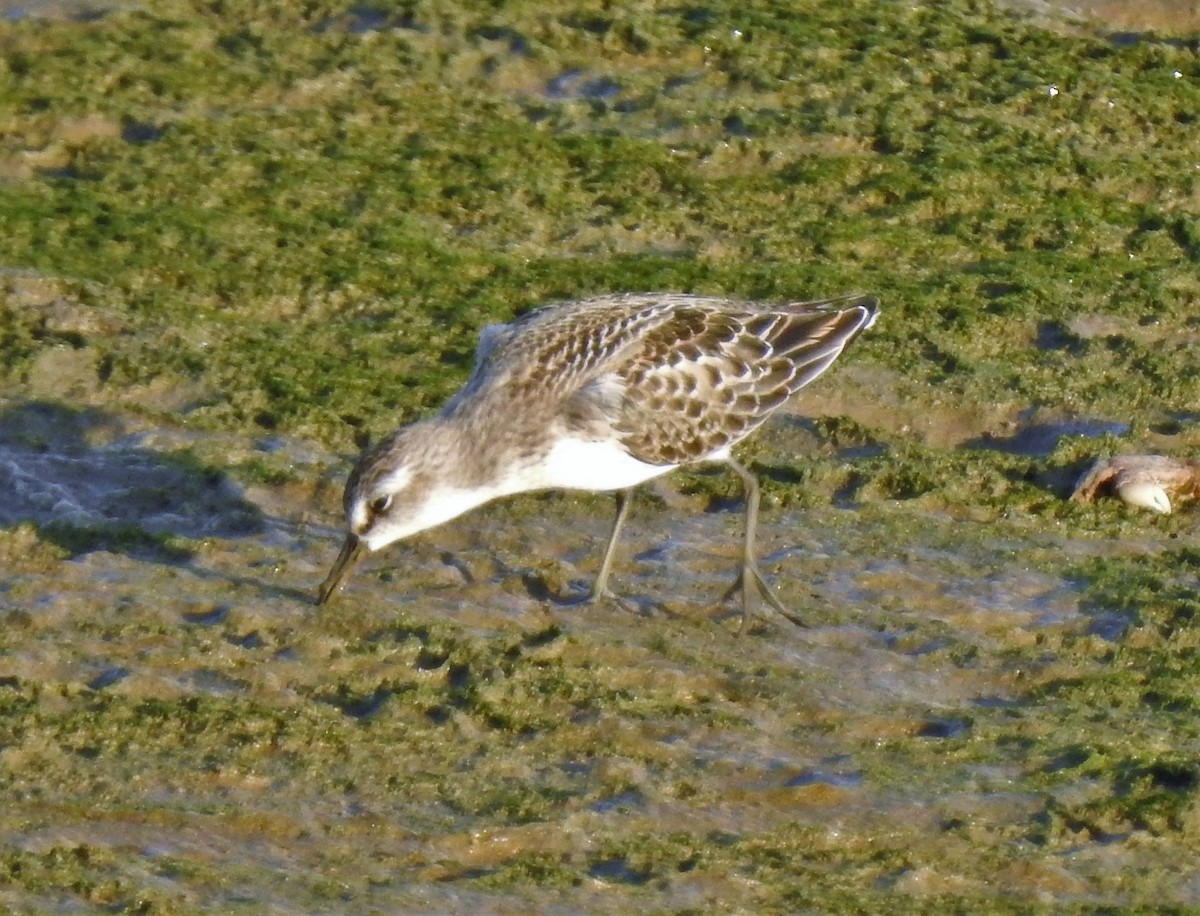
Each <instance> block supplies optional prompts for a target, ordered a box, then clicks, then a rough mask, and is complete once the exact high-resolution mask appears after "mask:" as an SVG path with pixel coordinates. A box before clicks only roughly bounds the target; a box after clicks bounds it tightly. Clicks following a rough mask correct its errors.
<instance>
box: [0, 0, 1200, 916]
mask: <svg viewBox="0 0 1200 916" xmlns="http://www.w3.org/2000/svg"><path fill="white" fill-rule="evenodd" d="M80 10H82V12H81V11H80ZM50 12H52V13H53V15H49V16H42V15H25V16H15V17H11V18H9V19H6V20H5V21H4V22H3V24H2V25H0V61H2V66H0V385H2V388H0V391H2V393H3V396H4V402H3V404H2V405H0V411H2V412H0V459H3V460H2V461H0V474H2V475H3V476H0V483H2V484H3V485H4V487H5V488H7V490H8V492H5V493H0V523H2V524H3V527H0V617H2V620H3V626H2V627H0V710H2V713H0V794H2V795H3V797H4V799H5V803H4V804H3V805H0V905H7V906H9V907H12V908H13V909H15V910H17V911H36V912H44V911H47V910H55V909H61V910H73V911H77V910H78V909H80V908H87V909H95V910H104V911H134V912H164V913H166V912H184V911H189V910H199V909H202V908H204V907H212V906H219V907H220V908H221V909H222V910H228V911H238V910H241V911H244V912H260V911H263V910H266V909H268V908H272V907H274V908H276V909H278V910H283V911H289V910H290V911H305V912H313V911H328V912H343V911H367V910H370V909H372V908H374V909H377V910H379V911H403V910H409V911H468V910H479V911H501V912H503V911H511V912H521V911H527V910H529V909H531V908H534V909H542V910H554V909H556V908H557V909H558V910H560V911H564V912H566V911H578V910H580V909H589V910H596V911H611V912H627V911H629V910H630V909H632V908H634V907H639V908H650V909H656V908H657V909H663V910H677V911H689V910H690V911H694V912H711V911H714V910H726V911H737V910H741V911H770V910H775V911H786V910H810V911H830V910H838V909H854V908H858V909H862V910H871V909H877V908H880V907H882V906H885V905H886V906H887V907H888V908H889V909H892V910H898V911H905V910H923V909H929V908H935V907H936V908H958V909H971V910H978V909H981V908H987V909H991V910H1028V909H1034V908H1038V907H1043V906H1047V905H1052V904H1057V905H1079V906H1092V905H1095V906H1112V905H1133V906H1136V905H1145V906H1155V905H1163V904H1167V905H1179V906H1194V905H1197V904H1198V903H1200V892H1198V891H1197V888H1198V887H1200V867H1198V866H1197V865H1196V864H1195V863H1196V862H1197V861H1200V855H1198V853H1200V848H1198V847H1200V726H1197V724H1196V722H1197V716H1196V708H1195V707H1196V700H1195V697H1196V696H1197V695H1198V694H1200V683H1197V680H1198V677H1200V666H1198V665H1197V644H1198V640H1200V635H1197V634H1200V628H1198V627H1197V621H1196V620H1195V619H1194V618H1195V616H1196V612H1197V610H1198V608H1200V600H1198V599H1197V597H1196V595H1197V593H1198V588H1197V586H1198V579H1200V540H1198V539H1197V535H1196V533H1195V519H1196V514H1195V510H1194V509H1191V508H1190V507H1189V506H1188V505H1187V504H1181V505H1180V506H1179V510H1180V511H1178V512H1176V513H1175V514H1173V515H1171V516H1166V517H1158V516H1153V517H1151V516H1148V515H1146V514H1143V513H1140V512H1138V511H1135V510H1131V509H1128V508H1126V507H1124V506H1122V505H1120V504H1118V503H1115V502H1113V501H1103V502H1099V503H1097V504H1095V505H1093V506H1078V505H1075V504H1071V503H1067V502H1065V501H1064V500H1063V496H1064V495H1065V494H1066V493H1067V492H1069V490H1070V486H1071V482H1072V481H1073V480H1074V478H1075V477H1076V476H1077V475H1078V473H1079V472H1080V471H1081V470H1082V469H1083V468H1084V467H1086V466H1087V465H1088V464H1089V463H1090V462H1091V461H1092V460H1093V459H1094V458H1096V457H1097V456H1100V455H1104V454H1111V453H1114V452H1159V453H1164V454H1173V455H1176V456H1179V457H1196V455H1197V452H1198V451H1200V431H1198V430H1197V426H1196V418H1197V412H1196V410H1197V408H1196V405H1197V404H1200V373H1197V371H1196V368H1195V353H1196V351H1197V346H1198V344H1200V319H1198V318H1197V315H1198V314H1200V272H1198V270H1197V266H1198V262H1200V219H1198V217H1197V215H1196V214H1197V212H1198V210H1200V160H1198V159H1197V153H1196V142H1195V140H1196V130H1197V128H1196V117H1197V112H1198V111H1200V89H1198V88H1197V87H1198V83H1200V68H1198V67H1197V63H1196V56H1195V38H1194V37H1190V38H1189V37H1188V36H1187V35H1184V36H1182V37H1180V36H1174V37H1171V38H1170V40H1168V36H1156V35H1147V36H1143V37H1142V39H1141V40H1138V41H1134V42H1130V41H1120V42H1114V41H1110V40H1108V39H1107V38H1105V37H1104V36H1103V35H1101V34H1100V33H1099V32H1098V30H1097V28H1096V27H1095V26H1093V25H1091V24H1089V23H1087V22H1078V21H1062V22H1056V21H1049V20H1047V21H1034V20H1030V19H1028V18H1026V17H1025V16H1024V14H1022V13H1021V12H1020V11H1019V10H1017V9H1014V8H1008V7H993V6H991V5H988V4H984V3H970V2H960V0H950V2H944V3H941V2H939V3H927V4H913V3H891V2H883V3H881V2H878V0H861V2H859V0H849V2H843V3H778V2H765V0H764V2H757V0H756V2H750V3H739V4H719V3H704V2H701V3H693V4H690V5H679V4H625V5H611V4H601V3H582V4H578V3H573V4H558V5H556V4H554V3H552V2H551V3H547V2H544V0H539V2H537V3H525V2H519V3H510V4H504V5H500V6H497V5H495V4H484V3H479V4H475V3H457V2H455V3H449V2H447V3H440V2H430V3H424V2H411V3H399V4H395V5H386V4H379V5H377V6H370V7H368V6H364V5H343V6H336V5H333V4H323V3H320V2H317V3H310V4H303V5H301V4H294V3H278V4H274V5H272V4H262V3H256V4H223V3H217V4H196V5H190V4H187V3H171V2H163V3H150V4H141V5H136V6H133V5H115V6H113V7H111V8H107V7H91V8H88V7H80V8H76V7H72V6H70V5H64V6H61V7H59V6H54V7H51V8H50ZM1124 14H1125V15H1126V16H1127V15H1128V14H1129V10H1128V8H1127V9H1125V10H1124ZM1113 21H1117V18H1114V19H1113ZM1120 21H1121V22H1122V27H1123V28H1124V27H1128V22H1127V21H1126V20H1125V19H1121V20H1120ZM1181 21H1185V22H1186V21H1187V20H1181ZM1189 42H1190V44H1189ZM648 289H672V290H688V291H697V292H705V293H713V294H728V295H731V296H739V297H756V298H806V297H814V296H819V295H826V294H835V293H841V292H848V291H852V290H864V291H871V292H875V293H877V294H878V295H879V296H880V297H881V298H882V299H883V301H884V312H883V316H882V318H881V320H880V321H879V323H878V324H877V326H876V327H875V328H874V329H872V331H871V332H870V334H869V335H867V336H866V337H864V338H863V339H862V340H861V341H860V342H859V343H857V344H856V345H855V348H854V350H853V352H852V353H849V354H847V356H846V357H845V359H844V360H843V361H842V363H841V364H840V365H839V366H837V367H835V369H834V370H833V371H831V373H830V374H829V375H828V376H827V377H826V378H823V379H821V380H820V381H819V382H818V383H816V384H815V385H814V386H813V387H812V389H811V390H810V391H807V392H806V393H805V394H804V396H803V397H801V398H800V399H798V403H797V405H796V410H797V414H798V415H801V416H806V417H809V418H811V419H799V418H798V417H797V418H784V419H782V420H781V422H779V423H777V424H775V425H773V426H772V427H771V428H769V429H767V430H764V432H763V434H762V435H761V436H759V437H758V438H757V439H756V440H755V441H753V442H752V443H749V444H748V445H747V446H746V456H747V458H748V459H749V460H750V461H751V462H752V463H753V464H754V466H755V467H756V469H757V470H758V471H759V472H760V475H761V476H762V478H763V481H764V505H765V509H764V516H763V522H762V532H761V539H762V549H763V552H764V554H765V555H766V557H767V559H766V562H765V563H764V568H765V569H766V571H767V573H768V575H769V576H770V578H771V579H772V581H773V582H775V583H776V584H777V585H778V588H779V594H780V597H781V598H782V599H783V600H785V601H787V602H788V603H789V604H790V605H791V606H792V607H794V608H795V609H796V610H797V611H799V612H800V613H801V614H802V615H803V616H804V617H805V618H806V620H808V621H809V622H810V624H811V627H810V628H809V629H808V630H805V631H803V632H799V633H790V632H789V633H775V634H767V635H763V634H756V635H750V636H746V637H742V638H738V637H736V636H735V635H734V631H735V629H736V621H733V620H729V619H723V618H720V617H716V618H714V617H711V616H709V615H706V614H705V613H704V612H703V610H702V608H703V604H704V602H705V601H706V600H708V598H709V596H710V595H712V596H715V595H717V594H719V593H720V591H721V588H722V586H723V585H724V584H725V581H726V580H725V578H724V577H725V576H726V575H727V574H728V572H729V569H728V567H729V565H730V563H731V559H732V557H733V556H734V554H735V552H736V541H735V536H736V532H737V523H738V518H737V515H736V508H737V503H736V499H737V496H738V491H737V489H736V487H735V486H734V485H733V482H731V481H730V480H729V479H727V477H726V476H725V475H720V474H706V473H694V474H690V475H680V476H679V477H678V478H676V480H675V481H674V482H673V483H666V484H663V485H661V486H656V487H655V488H653V489H652V492H651V493H650V494H649V495H647V496H644V497H643V498H641V499H640V500H639V502H638V506H637V513H636V515H635V516H634V519H633V521H632V522H631V525H630V528H629V533H628V541H627V543H626V552H625V553H624V554H623V557H622V559H621V560H620V561H619V563H618V569H617V571H616V578H615V582H614V585H616V586H617V588H618V589H619V590H620V591H622V593H623V594H625V595H627V596H628V597H629V598H630V604H631V605H633V607H634V608H635V609H636V608H640V609H642V610H643V611H644V614H643V615H638V614H636V613H633V612H631V611H630V610H629V609H621V608H616V607H598V608H588V609H584V608H579V607H574V606H571V605H569V604H567V603H566V602H564V601H562V600H560V599H562V597H563V596H564V595H568V594H574V593H577V592H578V591H579V589H580V588H581V582H583V581H584V580H586V578H587V576H588V575H589V574H590V573H591V572H592V571H594V569H595V563H596V557H595V556H594V554H593V548H594V547H595V546H596V543H595V542H596V541H597V540H599V539H601V538H602V537H603V534H604V523H605V517H606V516H607V514H608V512H609V511H610V509H609V506H608V503H607V502H606V500H605V499H604V498H602V497H590V496H555V495H549V496H530V497H523V498H520V499H515V500H511V501H509V502H506V503H503V504H499V505H495V506H492V507H489V508H487V509H486V510H482V511H480V512H478V513H475V514H474V515H472V516H471V517H469V518H468V519H464V520H460V521H457V522H454V523H451V524H450V525H447V526H445V527H444V528H442V529H438V530H437V531H434V532H430V533H428V534H425V535H422V536H420V537H418V538H416V539H414V540H413V541H412V543H411V544H407V545H400V546H397V547H396V548H395V549H393V550H391V551H389V552H387V553H385V554H384V555H382V556H379V557H376V558H372V560H371V561H370V562H369V563H368V564H367V566H366V568H365V569H364V570H363V571H362V572H361V573H360V574H359V575H358V577H357V578H355V579H352V580H351V583H350V585H349V586H348V587H347V589H346V591H345V593H344V594H343V595H342V596H341V598H340V600H339V601H338V602H337V603H334V604H333V605H331V606H329V607H327V608H323V609H321V610H320V611H318V610H317V609H315V608H314V607H313V605H312V603H311V595H312V591H313V589H314V587H315V585H316V583H317V582H318V581H320V579H321V578H322V576H323V575H324V573H325V571H326V569H327V565H328V563H329V562H330V561H331V560H332V557H333V553H334V551H335V549H336V532H335V530H334V529H335V527H336V525H337V524H338V512H339V488H340V485H341V481H342V479H344V474H345V471H346V468H347V463H348V459H349V457H350V456H351V455H352V454H353V453H354V452H355V451H356V450H357V448H358V447H360V446H361V445H362V444H363V443H364V442H365V441H367V440H368V439H370V438H374V437H377V436H378V435H380V434H382V433H383V432H386V431H387V430H389V429H391V428H392V427H394V426H395V425H397V424H398V423H400V422H402V421H404V420H407V419H412V418H415V417H418V416H421V415H423V414H426V413H428V412H429V411H431V410H432V409H434V408H435V407H436V406H437V405H438V404H439V403H441V401H442V400H444V398H445V397H446V396H448V394H450V393H451V392H452V391H454V390H455V389H456V387H457V386H458V385H459V384H460V383H461V381H462V380H463V378H464V376H465V374H466V372H467V370H468V368H469V365H470V362H471V355H472V351H473V348H474V342H475V336H476V333H477V331H478V329H479V328H480V327H481V326H483V325H485V324H487V323H489V322H493V321H497V320H505V319H507V318H509V317H511V316H512V315H514V314H517V313H519V312H521V311H523V310H525V309H527V308H529V307H532V306H533V305H536V304H539V303H541V302H544V301H546V300H550V299H560V298H575V297H579V296H583V295H587V294H591V293H597V292H604V291H610V290H614V291H615V290H648ZM122 470H124V471H126V473H124V474H122V473H121V472H122ZM706 510H708V511H706Z"/></svg>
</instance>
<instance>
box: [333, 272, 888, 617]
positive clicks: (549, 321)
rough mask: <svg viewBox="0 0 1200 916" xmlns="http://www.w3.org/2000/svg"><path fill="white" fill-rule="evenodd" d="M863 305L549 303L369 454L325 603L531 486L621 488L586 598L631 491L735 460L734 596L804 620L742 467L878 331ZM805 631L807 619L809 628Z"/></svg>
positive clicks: (356, 475) (604, 592)
mask: <svg viewBox="0 0 1200 916" xmlns="http://www.w3.org/2000/svg"><path fill="white" fill-rule="evenodd" d="M877 310H878V302H877V300H875V299H873V298H870V297H866V296H855V297H844V298H841V299H830V300H826V301H822V302H803V303H791V304H780V305H771V304H763V303H756V302H738V301H731V300H726V299H712V298H706V297H702V296H687V295H679V294H673V293H640V294H628V295H616V296H602V297H599V298H596V299H587V300H583V301H580V302H565V303H558V304H554V305H549V306H546V307H544V308H541V309H538V310H536V311H533V312H530V313H529V314H527V315H524V316H522V317H521V318H518V319H516V320H515V321H513V322H512V323H511V324H507V325H491V326H489V327H487V328H485V329H484V331H483V333H482V334H481V335H480V338H479V349H478V351H477V353H476V355H475V370H474V372H472V374H471V377H470V378H469V379H468V380H467V383H466V385H464V386H463V389H462V390H461V391H460V392H458V394H456V395H455V396H454V397H453V398H451V400H450V401H449V402H448V403H447V404H446V406H445V407H444V408H442V411H441V412H440V413H439V414H437V416H434V417H432V418H430V419H427V420H422V421H420V422H417V423H413V424H411V425H409V426H405V427H403V428H401V429H399V430H397V431H396V432H394V433H392V434H391V435H390V436H388V437H387V438H385V439H383V440H382V441H380V442H379V443H378V444H377V445H375V446H374V447H373V448H370V449H368V450H367V451H366V452H364V453H363V455H362V457H361V458H360V459H359V461H358V464H357V465H356V466H355V468H354V470H353V471H352V472H351V474H350V478H349V479H348V480H347V481H346V492H345V497H344V500H343V501H344V505H345V508H346V518H347V521H348V523H349V529H350V530H349V533H348V534H347V536H346V542H345V544H344V545H343V547H342V551H341V553H340V554H339V555H338V558H337V561H336V562H335V563H334V566H333V569H332V570H331V571H330V573H329V576H328V577H327V578H326V579H325V581H324V582H322V583H321V586H320V589H319V591H318V596H317V603H318V604H324V603H325V602H326V601H328V600H329V598H330V596H332V595H333V594H334V592H336V591H337V589H338V587H339V586H340V585H341V583H342V581H343V579H345V578H346V576H347V575H348V574H349V573H350V571H351V570H352V569H353V567H354V565H355V563H356V562H357V561H358V559H359V558H360V557H361V555H362V554H363V553H364V552H365V551H366V550H378V549H380V548H381V547H385V546H387V545H388V544H391V543H392V542H393V541H397V540H399V539H401V538H405V537H408V536H409V535H411V534H415V533H417V532H418V531H423V530H425V529H426V528H432V527H434V526H435V525H440V524H442V522H445V521H449V520H450V519H452V518H454V517H456V516H458V515H461V514H462V513H464V512H466V511H468V510H470V509H473V508H475V507H476V506H479V505H482V504H483V503H486V502H489V501H490V500H493V499H496V498H497V497H500V496H508V495H511V494H514V493H524V492H527V491H531V490H543V489H566V490H592V491H601V490H615V491H616V496H617V514H616V520H615V521H614V523H613V527H612V533H611V534H610V535H609V538H608V546H607V547H606V548H605V550H604V557H603V559H602V560H601V562H600V571H599V572H598V573H597V574H596V579H595V582H594V584H593V585H592V589H591V592H590V593H589V595H588V599H589V600H591V601H594V600H596V599H598V598H601V597H606V596H610V593H609V592H608V588H607V586H608V575H609V571H610V570H611V568H612V561H613V554H614V552H615V550H616V546H617V538H618V536H619V535H620V533H621V526H622V525H623V524H624V522H625V515H626V512H627V510H628V508H629V502H630V499H629V497H630V493H631V492H632V489H633V487H635V486H637V485H638V484H640V483H644V482H645V481H647V480H650V479H652V478H654V477H658V476H660V475H662V474H666V473H668V472H670V471H673V470H675V469H676V468H678V467H681V466H683V465H687V464H695V463H698V462H706V461H719V462H724V463H725V464H727V465H729V467H731V468H732V469H733V470H734V471H735V472H736V473H737V475H738V476H739V477H741V479H742V482H743V484H744V485H745V492H746V533H745V540H744V542H743V545H742V546H743V550H742V563H741V570H740V571H739V573H738V575H737V578H736V579H735V580H734V582H733V584H732V585H731V586H730V587H729V589H728V590H727V591H726V592H725V595H724V596H723V598H722V601H724V600H727V599H729V598H730V597H732V596H733V595H734V594H736V593H739V592H740V594H741V609H742V624H743V626H745V624H746V621H747V620H749V618H750V615H751V611H752V606H751V601H750V595H749V589H750V587H751V586H753V587H754V588H755V589H756V590H757V591H758V592H759V594H760V595H761V596H762V597H763V598H764V599H766V601H767V603H768V604H769V605H770V606H771V607H772V608H774V610H775V611H776V612H778V613H779V614H782V615H783V616H784V617H785V618H787V619H788V620H790V621H792V622H794V623H797V624H801V621H800V620H799V618H797V617H795V616H794V615H793V614H792V613H791V612H790V611H788V610H787V609H786V608H785V607H784V606H783V605H782V604H781V603H780V602H779V601H778V599H776V598H775V596H774V595H772V594H771V592H770V590H769V589H768V588H767V585H766V582H765V581H764V580H763V577H762V574H761V573H760V572H759V571H758V564H757V562H756V560H755V550H754V536H755V528H756V527H757V519H758V480H757V479H756V478H755V476H754V475H753V474H752V473H751V472H750V471H749V470H747V469H746V468H745V467H743V466H742V465H741V464H739V463H738V462H737V461H736V460H735V459H734V458H733V456H732V454H731V450H732V448H733V446H734V445H736V444H737V443H738V442H740V441H741V440H742V439H744V438H746V437H747V436H748V435H750V433H752V432H753V431H754V430H755V429H757V428H758V427H759V426H760V425H761V424H762V423H763V421H765V420H766V419H767V417H768V416H770V415H771V413H773V412H774V411H775V410H777V409H778V408H779V407H780V406H782V405H783V403H784V402H785V401H786V400H787V399H788V398H789V397H790V396H791V395H792V394H794V393H795V392H796V391H798V390H799V389H800V388H802V387H804V386H805V385H807V384H808V383H809V382H811V381H812V380H813V379H815V378H816V377H817V376H818V375H820V374H821V373H822V372H824V371H825V370H826V369H828V368H829V366H830V364H831V363H833V361H834V360H835V359H837V357H838V356H839V355H840V354H841V352H842V350H844V349H845V347H846V345H847V344H849V343H850V341H852V340H853V339H854V338H855V337H856V336H858V334H859V333H860V332H861V331H863V330H865V329H866V328H868V327H870V326H871V323H872V322H873V321H874V320H875V315H876V312H877ZM801 625H802V624H801Z"/></svg>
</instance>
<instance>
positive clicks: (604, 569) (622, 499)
mask: <svg viewBox="0 0 1200 916" xmlns="http://www.w3.org/2000/svg"><path fill="white" fill-rule="evenodd" d="M632 496H633V490H632V489H629V490H617V493H616V497H617V517H616V518H615V519H614V520H613V527H612V534H610V535H609V536H608V546H607V547H605V548H604V559H603V560H601V561H600V572H598V573H596V581H595V582H594V583H592V590H591V592H590V593H589V594H588V601H589V602H593V601H599V600H600V599H601V598H609V597H612V596H611V593H610V592H609V590H608V573H609V571H610V570H611V569H612V561H613V554H615V553H616V552H617V538H618V537H620V535H621V526H622V525H624V524H625V516H626V515H627V514H629V503H630V498H631V497H632Z"/></svg>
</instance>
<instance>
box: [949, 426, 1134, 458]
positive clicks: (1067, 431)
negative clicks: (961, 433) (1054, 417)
mask: <svg viewBox="0 0 1200 916" xmlns="http://www.w3.org/2000/svg"><path fill="white" fill-rule="evenodd" d="M1128 432H1129V424H1128V423H1122V422H1119V421H1116V420H1092V419H1078V420H1064V421H1062V422H1058V423H1032V424H1030V425H1028V426H1023V427H1021V428H1020V429H1019V430H1017V432H1015V433H1014V434H1013V435H1011V436H993V435H991V434H990V433H984V434H983V435H982V436H979V437H978V438H976V439H971V440H969V441H967V442H964V443H963V444H962V446H961V447H962V448H979V449H991V450H992V451H996V452H1005V453H1006V454H1009V455H1023V456H1026V457H1029V458H1044V457H1046V456H1047V455H1050V454H1052V453H1053V452H1054V450H1055V449H1056V448H1058V443H1059V440H1060V439H1062V438H1063V437H1065V436H1083V437H1085V438H1088V439H1099V438H1100V437H1101V436H1105V435H1112V436H1124V435H1126V434H1127V433H1128Z"/></svg>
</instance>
